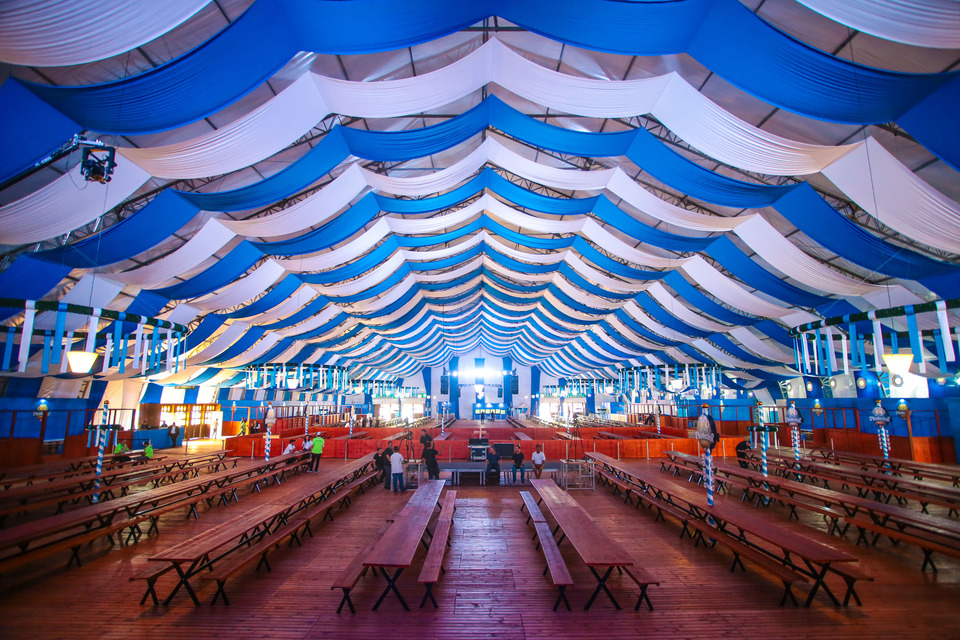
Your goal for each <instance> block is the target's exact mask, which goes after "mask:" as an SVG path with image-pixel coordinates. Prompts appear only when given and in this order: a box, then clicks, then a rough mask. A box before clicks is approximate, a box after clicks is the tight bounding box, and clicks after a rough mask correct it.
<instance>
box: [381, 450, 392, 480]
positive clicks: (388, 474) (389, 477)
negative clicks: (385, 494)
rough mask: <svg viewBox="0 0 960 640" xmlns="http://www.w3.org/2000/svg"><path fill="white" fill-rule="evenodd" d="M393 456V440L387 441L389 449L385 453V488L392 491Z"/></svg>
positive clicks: (383, 459)
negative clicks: (391, 463) (391, 466)
mask: <svg viewBox="0 0 960 640" xmlns="http://www.w3.org/2000/svg"><path fill="white" fill-rule="evenodd" d="M392 455H393V440H387V448H386V449H384V451H383V457H382V461H383V488H384V489H387V490H388V491H389V490H390V483H391V482H392V481H393V472H392V471H391V470H390V456H392Z"/></svg>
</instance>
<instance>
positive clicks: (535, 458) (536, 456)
mask: <svg viewBox="0 0 960 640" xmlns="http://www.w3.org/2000/svg"><path fill="white" fill-rule="evenodd" d="M530 461H531V462H532V463H533V477H534V478H536V479H537V480H539V479H540V474H541V473H543V465H544V464H545V463H546V462H547V456H545V455H543V450H542V449H541V448H540V445H537V449H536V451H534V452H533V455H532V456H530Z"/></svg>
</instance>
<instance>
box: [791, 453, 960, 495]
mask: <svg viewBox="0 0 960 640" xmlns="http://www.w3.org/2000/svg"><path fill="white" fill-rule="evenodd" d="M807 451H809V453H810V455H811V456H812V457H818V456H819V457H820V458H822V459H823V460H827V461H835V462H851V463H857V464H864V465H870V466H872V467H873V468H875V469H879V470H890V471H893V472H894V473H897V474H899V475H906V472H909V473H910V475H912V476H913V477H914V478H915V479H917V480H922V479H923V478H938V479H941V480H947V481H949V482H951V483H952V484H953V486H955V487H960V465H955V464H937V463H933V462H916V461H915V460H907V459H904V458H884V457H883V455H872V454H867V453H854V452H852V451H836V450H835V449H828V448H826V447H811V448H810V449H808V450H807Z"/></svg>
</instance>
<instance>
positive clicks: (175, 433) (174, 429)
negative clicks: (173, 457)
mask: <svg viewBox="0 0 960 640" xmlns="http://www.w3.org/2000/svg"><path fill="white" fill-rule="evenodd" d="M169 433H170V446H171V447H175V446H177V440H179V439H180V427H178V426H177V423H176V422H174V423H173V424H172V425H170V432H169Z"/></svg>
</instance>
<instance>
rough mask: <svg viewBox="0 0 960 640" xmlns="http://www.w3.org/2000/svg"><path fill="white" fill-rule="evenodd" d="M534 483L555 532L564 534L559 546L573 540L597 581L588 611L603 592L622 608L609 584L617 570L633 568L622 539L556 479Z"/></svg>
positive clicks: (586, 607) (532, 481)
mask: <svg viewBox="0 0 960 640" xmlns="http://www.w3.org/2000/svg"><path fill="white" fill-rule="evenodd" d="M530 484H531V485H532V486H533V488H534V489H536V491H537V493H538V494H539V495H540V500H539V501H538V502H537V504H543V505H545V506H546V507H547V509H549V510H550V513H551V515H553V518H554V520H556V522H557V528H556V529H555V530H554V535H556V533H557V531H558V530H559V531H560V532H561V533H562V535H561V537H560V540H559V541H558V542H557V544H558V545H559V544H560V543H561V542H563V540H564V539H566V540H569V541H570V544H571V545H572V546H573V548H574V550H575V551H576V552H577V555H579V556H580V559H581V560H582V561H583V563H584V564H585V565H587V568H588V569H589V570H590V573H591V574H593V577H594V578H596V580H597V588H596V589H595V590H594V591H593V594H592V595H591V596H590V599H589V600H587V604H586V606H585V607H584V610H587V609H589V608H590V605H592V604H593V601H594V600H596V598H597V596H598V595H599V594H600V592H601V591H603V592H604V593H606V594H607V597H608V598H610V602H612V603H613V606H614V607H616V608H617V609H619V608H620V603H619V602H617V599H616V598H615V597H614V596H613V593H611V591H610V589H609V587H607V580H608V579H609V578H610V574H612V573H613V570H614V569H618V570H622V569H624V568H629V567H632V566H633V564H634V562H633V557H632V556H630V554H629V553H627V551H626V550H625V549H624V548H623V546H621V545H620V543H619V542H617V541H616V540H614V539H613V538H611V537H610V535H609V534H608V533H607V532H606V531H605V530H604V529H603V527H601V526H600V524H599V523H598V522H597V521H596V520H594V519H593V517H591V516H590V514H589V513H587V511H586V510H585V509H584V508H583V507H582V506H581V505H580V503H579V502H577V501H576V500H575V499H574V498H573V496H571V495H570V494H569V493H567V492H565V491H564V490H563V489H561V488H560V487H558V486H557V484H556V483H555V482H554V481H553V480H544V479H540V480H537V479H533V480H531V481H530ZM597 569H601V570H603V569H606V571H604V573H603V574H602V575H601V574H600V573H599V572H598V571H597Z"/></svg>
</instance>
